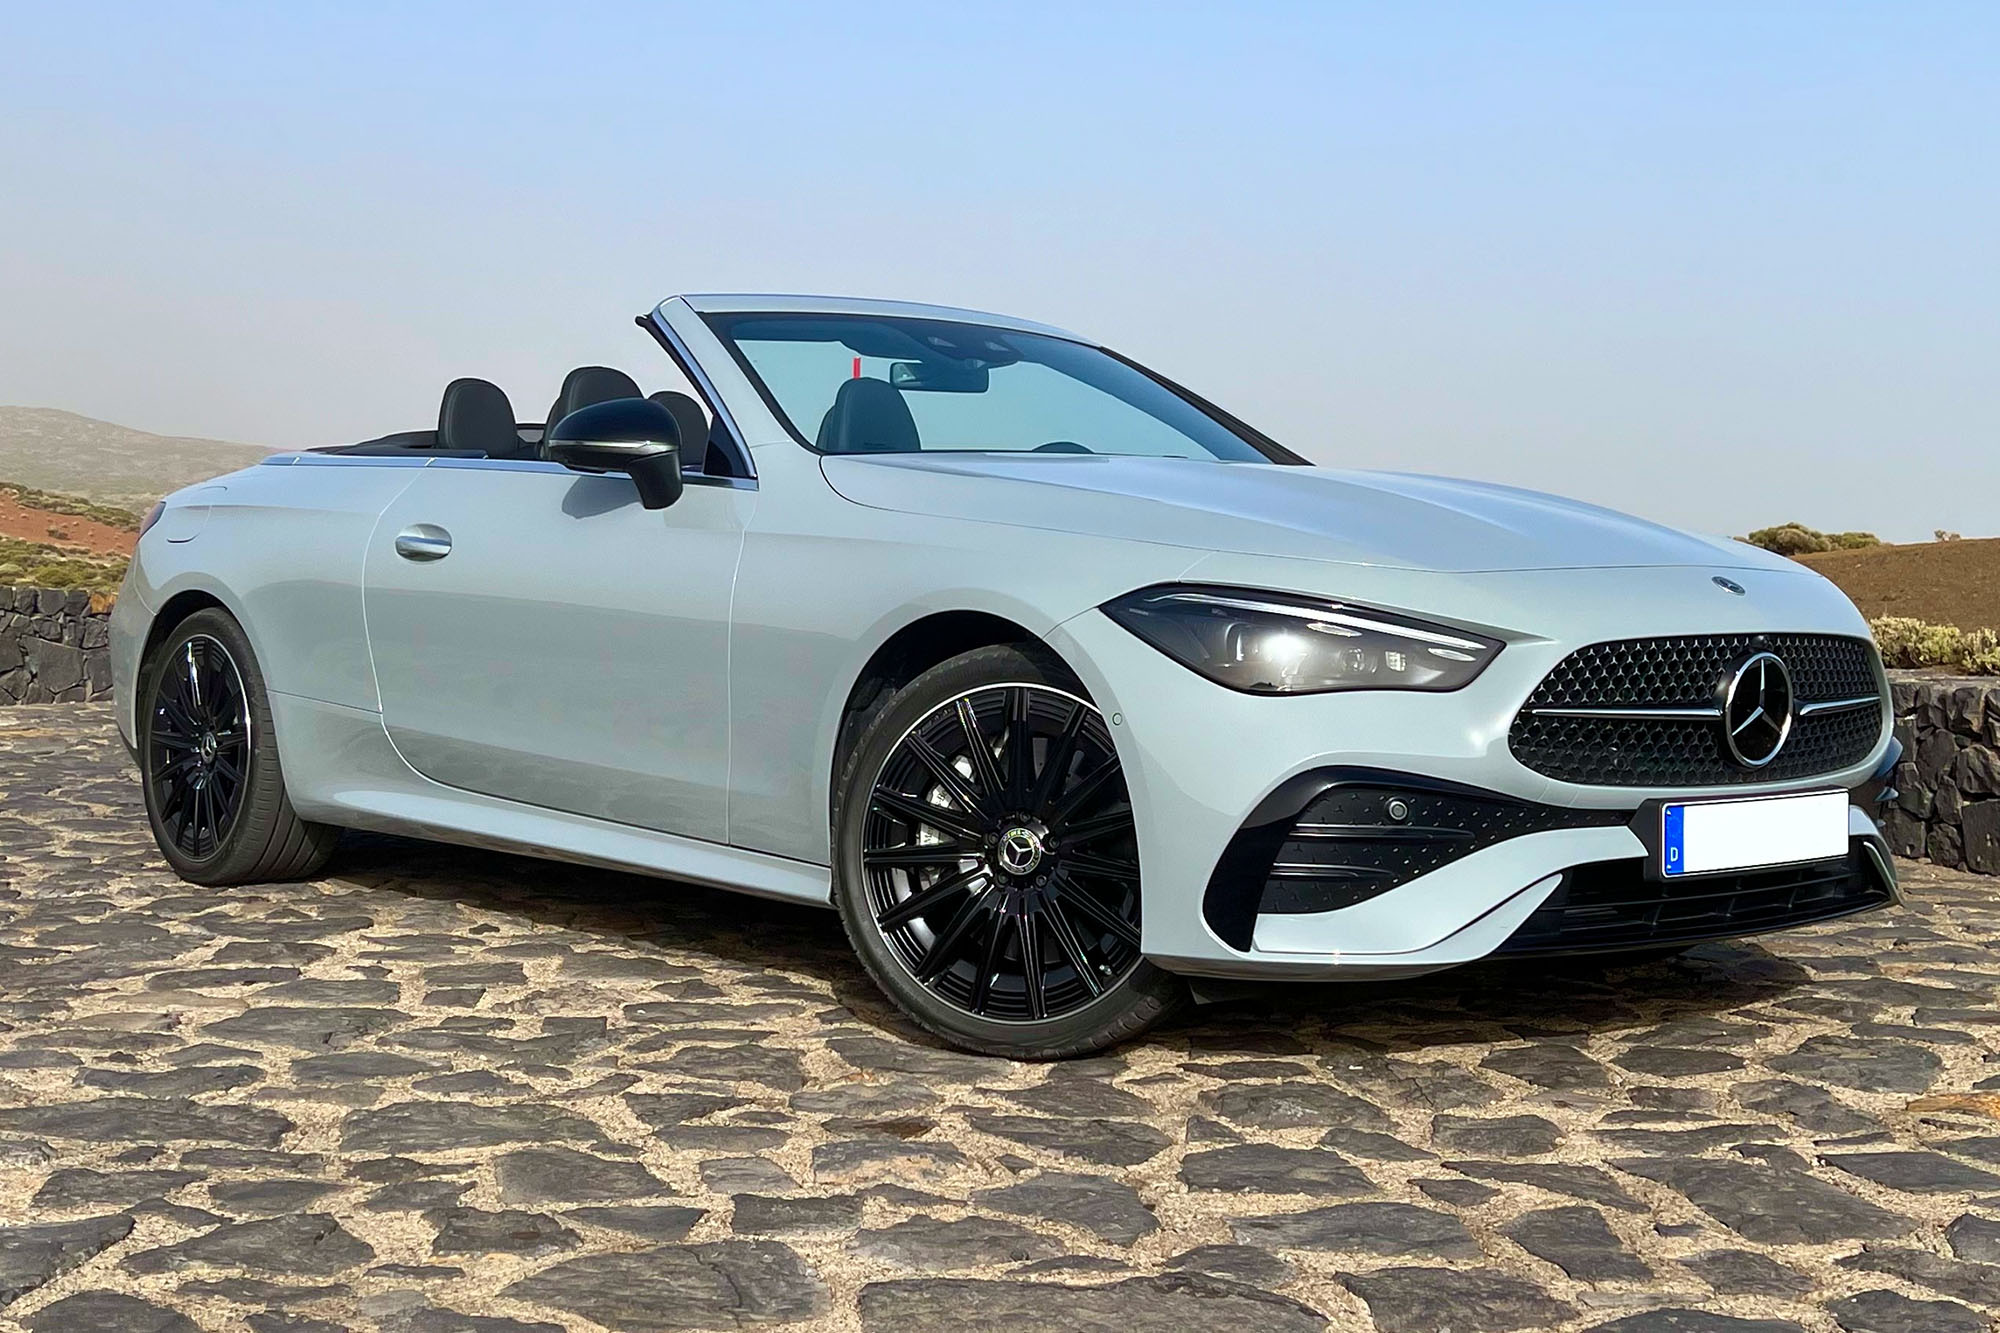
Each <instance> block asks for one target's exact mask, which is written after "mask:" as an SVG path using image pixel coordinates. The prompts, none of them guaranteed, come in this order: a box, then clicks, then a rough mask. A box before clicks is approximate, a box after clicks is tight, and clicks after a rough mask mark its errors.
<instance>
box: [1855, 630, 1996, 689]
mask: <svg viewBox="0 0 2000 1333" xmlns="http://www.w3.org/2000/svg"><path fill="white" fill-rule="evenodd" d="M1868 627H1869V628H1870V629H1872V630H1873V631H1875V645H1876V647H1878V648H1880V649H1881V650H1882V662H1883V665H1885V666H1891V667H1941V668H1943V669H1945V670H1947V671H1955V672H1958V673H1959V674H1961V675H1966V676H2000V631H1996V630H1990V629H1960V628H1959V627H1958V626H1956V625H1933V624H1930V623H1928V622H1927V621H1922V620H1915V619H1912V618H1911V617H1909V616H1883V617H1881V618H1880V619H1878V620H1872V621H1870V622H1869V625H1868Z"/></svg>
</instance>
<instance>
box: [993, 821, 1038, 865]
mask: <svg viewBox="0 0 2000 1333" xmlns="http://www.w3.org/2000/svg"><path fill="white" fill-rule="evenodd" d="M1045 852H1046V848H1044V846H1043V845H1042V836H1041V834H1039V833H1037V832H1035V830H1033V829H1031V828H1025V827H1021V826H1018V825H1017V826H1016V827H1014V828H1010V829H1008V830H1007V831H1006V832H1005V833H1003V834H1001V835H1000V845H999V847H998V848H996V849H995V855H994V859H995V860H996V861H998V862H999V863H1000V868H1001V869H1002V870H1004V871H1006V872H1007V873H1008V874H1010V875H1032V874H1034V873H1035V868H1036V867H1037V866H1039V865H1041V863H1042V857H1043V855H1044V854H1045Z"/></svg>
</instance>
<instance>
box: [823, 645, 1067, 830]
mask: <svg viewBox="0 0 2000 1333" xmlns="http://www.w3.org/2000/svg"><path fill="white" fill-rule="evenodd" d="M1003 644H1022V645H1031V646H1033V647H1036V648H1040V649H1043V650H1044V651H1046V652H1051V653H1053V652H1055V649H1054V648H1053V647H1052V646H1051V645H1050V644H1049V642H1048V640H1047V639H1045V638H1043V637H1042V636H1041V635H1039V634H1036V633H1035V632H1034V631H1033V630H1031V629H1029V628H1028V627H1027V626H1025V625H1023V624H1021V623H1020V622H1019V621H1017V620H1014V619H1012V618H1011V617H1008V616H1004V615H999V614H996V613H994V612H991V611H975V610H970V609H961V610H952V611H931V612H927V613H926V614H924V615H921V616H919V617H917V618H916V619H914V620H912V621H910V622H908V623H907V624H905V625H903V626H902V627H901V628H900V629H898V630H896V631H895V632H894V633H892V634H890V635H889V636H888V637H887V638H885V639H883V640H882V642H881V643H879V644H877V645H876V647H875V651H874V652H872V653H870V654H869V656H868V659H867V660H866V661H865V662H863V663H862V665H861V669H860V671H859V672H857V673H856V675H855V677H854V680H853V681H852V683H851V684H850V685H849V687H848V691H847V698H846V700H845V702H843V703H842V705H841V709H840V721H839V724H838V727H837V729H836V731H835V733H834V741H833V753H832V755H831V756H830V762H829V784H828V785H829V790H828V798H829V799H828V816H829V818H830V817H831V815H832V798H833V796H834V792H833V791H832V784H833V783H834V782H837V781H838V780H839V774H840V765H841V762H842V760H843V759H844V758H845V757H846V755H847V751H848V748H849V747H850V746H851V745H852V744H853V743H854V740H855V738H856V737H857V736H859V735H860V734H861V728H862V727H863V725H864V724H866V722H867V720H868V717H869V715H870V714H871V713H872V712H873V711H874V710H875V709H876V708H878V707H880V706H881V704H882V703H883V702H884V701H885V700H886V699H888V698H889V696H890V695H892V694H894V693H895V692H896V691H897V690H899V689H901V688H902V687H903V686H905V685H908V684H909V683H910V682H911V681H913V680H915V679H916V678H917V677H918V676H921V675H923V674H924V672H926V671H929V670H930V669H931V668H932V667H934V666H937V665H938V664H939V663H941V662H949V661H950V660H951V659H952V658H954V657H957V656H959V655H960V654H962V653H969V652H972V651H973V650H974V649H977V648H993V647H998V646H1000V645H1003ZM1058 655H1059V654H1058Z"/></svg>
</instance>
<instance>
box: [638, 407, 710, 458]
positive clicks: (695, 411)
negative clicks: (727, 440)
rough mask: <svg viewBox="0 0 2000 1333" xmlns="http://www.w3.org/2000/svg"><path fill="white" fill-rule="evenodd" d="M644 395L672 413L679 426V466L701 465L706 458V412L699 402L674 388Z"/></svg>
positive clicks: (675, 422)
mask: <svg viewBox="0 0 2000 1333" xmlns="http://www.w3.org/2000/svg"><path fill="white" fill-rule="evenodd" d="M646 396H647V397H648V398H651V399H652V400H653V401H654V402H656V403H658V404H659V405H660V406H661V407H664V408H666V409H667V411H669V412H671V413H673V414H674V424H675V425H676V426H679V427H680V428H681V466H682V467H686V468H699V467H701V466H702V464H703V463H704V462H706V461H707V458H708V414H707V413H705V412H703V411H702V410H701V404H700V403H697V402H696V401H695V400H694V399H692V398H690V397H688V396H687V395H686V394H684V393H681V392H680V391H678V390H676V389H662V390H660V391H659V392H658V393H653V394H647V395H646Z"/></svg>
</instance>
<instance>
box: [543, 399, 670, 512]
mask: <svg viewBox="0 0 2000 1333" xmlns="http://www.w3.org/2000/svg"><path fill="white" fill-rule="evenodd" d="M542 454H543V456H544V457H546V458H547V459H548V460H549V461H550V462H553V463H561V464H562V465H563V466H564V467H566V468H568V469H570V470H571V471H572V472H590V473H604V472H623V473H626V474H628V475H629V476H630V477H631V478H632V484H633V485H635V486H637V487H638V488H639V503H640V504H642V505H644V506H646V508H648V509H665V508H666V507H667V506H668V505H670V504H672V503H673V502H674V501H676V500H678V499H680V498H681V432H680V427H679V425H678V424H676V423H675V421H674V414H673V413H671V412H669V411H668V410H667V409H666V408H664V407H661V406H660V405H659V404H658V403H655V402H652V401H650V400H648V399H645V398H613V399H612V400H611V401H609V402H604V403H596V404H594V405H592V406H590V407H579V408H578V409H577V410H576V411H574V412H572V413H570V414H569V415H568V416H566V417H564V418H563V419H562V420H561V421H558V422H556V424H555V425H553V426H551V427H550V428H549V432H548V438H547V440H546V441H545V442H544V443H543V445H542Z"/></svg>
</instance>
